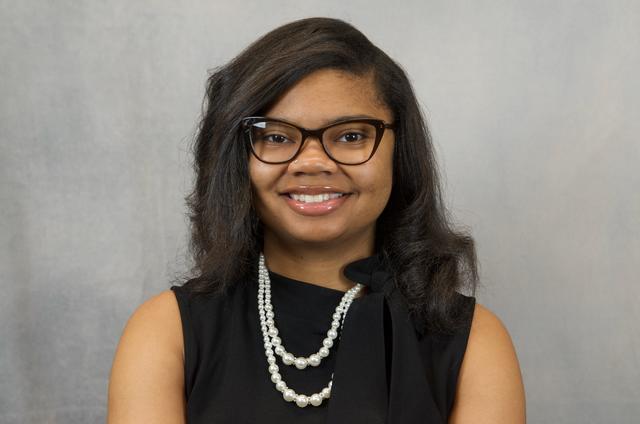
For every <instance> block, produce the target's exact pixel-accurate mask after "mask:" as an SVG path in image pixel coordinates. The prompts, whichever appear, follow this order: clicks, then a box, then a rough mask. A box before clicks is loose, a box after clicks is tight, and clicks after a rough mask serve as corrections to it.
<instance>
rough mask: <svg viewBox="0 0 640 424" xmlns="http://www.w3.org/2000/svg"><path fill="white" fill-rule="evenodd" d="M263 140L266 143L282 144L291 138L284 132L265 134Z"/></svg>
mask: <svg viewBox="0 0 640 424" xmlns="http://www.w3.org/2000/svg"><path fill="white" fill-rule="evenodd" d="M261 140H262V141H264V142H266V143H272V144H282V143H286V142H287V141H288V140H289V139H288V138H287V137H285V136H284V135H282V134H264V135H263V136H262V137H261Z"/></svg>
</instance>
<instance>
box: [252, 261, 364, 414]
mask: <svg viewBox="0 0 640 424" xmlns="http://www.w3.org/2000/svg"><path fill="white" fill-rule="evenodd" d="M258 283H259V286H258V314H259V315H260V327H261V329H262V337H263V340H264V348H265V355H266V357H267V364H268V370H269V373H270V374H271V381H272V382H273V383H274V384H275V387H276V390H278V391H279V392H281V393H282V397H283V398H284V400H285V401H287V402H292V401H295V403H296V405H298V406H299V407H301V408H304V407H306V406H307V405H312V406H320V405H321V404H322V401H323V400H324V399H329V397H330V396H331V386H332V384H333V374H331V379H330V380H329V383H328V384H327V386H326V387H324V388H323V389H322V390H321V391H320V392H319V393H314V394H312V395H310V396H307V395H303V394H298V393H296V392H295V391H294V390H292V389H291V388H289V387H288V386H287V384H286V383H285V382H284V380H282V376H281V375H280V373H279V372H278V371H279V368H278V365H276V357H275V355H274V353H275V354H276V355H278V356H280V357H281V358H282V362H283V364H285V365H292V364H293V365H295V366H296V368H298V369H304V368H306V367H307V365H311V366H314V367H317V366H318V365H320V362H321V361H322V358H326V357H327V356H328V355H329V349H330V348H331V347H332V346H333V341H334V340H335V339H336V338H337V337H338V332H337V330H338V327H340V329H341V330H342V326H343V325H344V319H345V317H346V316H347V311H348V310H349V307H350V306H351V302H353V299H354V297H355V296H356V295H357V293H358V292H359V291H360V289H361V288H362V285H361V284H356V285H355V286H354V287H352V288H351V289H350V290H348V291H347V292H346V293H345V294H344V295H343V297H342V299H341V300H340V303H339V304H338V306H337V307H336V311H335V313H334V314H333V316H332V322H331V328H330V329H329V330H328V331H327V337H326V338H325V339H324V340H323V341H322V347H320V349H319V350H318V352H317V353H314V354H311V355H309V356H308V357H296V356H294V355H293V354H291V353H289V352H287V350H286V349H285V348H284V346H283V345H282V340H281V339H280V337H278V329H277V328H276V326H275V319H274V318H275V313H274V311H273V305H272V304H271V281H270V279H269V272H268V270H267V268H266V266H265V264H264V255H263V254H262V253H260V260H259V264H258Z"/></svg>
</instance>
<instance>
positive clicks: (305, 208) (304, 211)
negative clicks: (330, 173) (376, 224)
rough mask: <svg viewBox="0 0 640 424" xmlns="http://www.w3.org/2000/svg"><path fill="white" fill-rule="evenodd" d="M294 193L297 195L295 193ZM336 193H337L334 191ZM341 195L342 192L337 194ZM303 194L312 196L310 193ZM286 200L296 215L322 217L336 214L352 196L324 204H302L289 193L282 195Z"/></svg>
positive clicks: (343, 196) (344, 196)
mask: <svg viewBox="0 0 640 424" xmlns="http://www.w3.org/2000/svg"><path fill="white" fill-rule="evenodd" d="M293 193H296V192H295V191H294V192H293ZM320 193H326V191H322V192H317V193H316V194H320ZM334 193H336V192H335V191H334ZM337 193H340V192H337ZM301 194H310V193H308V192H305V193H301ZM281 196H282V197H283V198H284V200H285V202H287V204H288V205H289V207H290V208H291V209H292V210H293V211H294V212H296V213H298V214H300V215H306V216H322V215H327V214H330V213H332V212H334V211H335V210H336V209H338V208H340V206H342V205H343V204H344V202H346V201H347V199H349V197H351V194H350V193H349V194H346V193H345V194H344V195H342V196H340V197H338V198H337V199H329V200H326V201H324V202H313V203H305V202H300V201H297V200H295V199H292V198H291V197H289V196H288V193H284V194H281Z"/></svg>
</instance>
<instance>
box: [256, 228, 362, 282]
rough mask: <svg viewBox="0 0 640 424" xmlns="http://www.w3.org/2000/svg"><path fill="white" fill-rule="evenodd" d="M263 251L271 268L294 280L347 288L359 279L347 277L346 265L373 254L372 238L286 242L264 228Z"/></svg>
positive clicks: (267, 264)
mask: <svg viewBox="0 0 640 424" xmlns="http://www.w3.org/2000/svg"><path fill="white" fill-rule="evenodd" d="M263 253H264V257H265V265H266V266H267V268H268V269H269V270H271V271H272V272H275V273H277V274H280V275H284V276H285V277H288V278H292V279H294V280H300V281H304V282H307V283H311V284H315V285H318V286H322V287H327V288H330V289H334V290H340V291H347V290H349V289H350V288H352V287H353V286H354V285H355V284H356V282H355V281H351V280H349V279H348V278H347V277H345V276H344V274H343V273H342V270H343V269H344V267H345V265H347V264H349V263H350V262H353V261H355V260H357V259H361V258H365V257H367V256H370V255H373V253H374V243H373V237H368V238H362V239H360V240H355V241H353V242H351V243H341V244H340V245H331V246H327V245H326V244H322V245H321V244H317V245H311V244H309V243H304V244H302V243H285V242H283V241H282V240H280V239H277V238H276V237H275V236H274V235H273V234H272V233H270V232H268V231H265V235H264V247H263Z"/></svg>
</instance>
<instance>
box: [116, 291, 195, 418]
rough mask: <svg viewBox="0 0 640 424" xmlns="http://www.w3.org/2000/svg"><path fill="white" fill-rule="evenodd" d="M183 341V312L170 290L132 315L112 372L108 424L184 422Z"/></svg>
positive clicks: (151, 299)
mask: <svg viewBox="0 0 640 424" xmlns="http://www.w3.org/2000/svg"><path fill="white" fill-rule="evenodd" d="M182 340H183V339H182V323H181V320H180V310H179V308H178V302H177V300H176V297H175V294H174V293H173V292H172V291H171V290H165V291H163V292H162V293H160V294H158V295H156V296H154V297H152V298H150V299H148V300H147V301H145V302H144V303H143V304H141V305H140V306H139V307H138V308H137V309H136V310H135V311H134V312H133V314H132V315H131V317H130V318H129V320H128V321H127V324H126V326H125V328H124V331H123V332H122V336H121V338H120V342H119V344H118V347H117V349H116V354H115V357H114V360H113V366H112V368H111V376H110V378H109V399H108V412H107V423H108V424H129V423H141V422H153V423H184V422H186V419H185V400H184V369H183V367H184V354H183V341H182Z"/></svg>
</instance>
